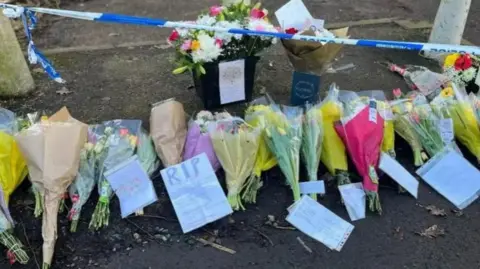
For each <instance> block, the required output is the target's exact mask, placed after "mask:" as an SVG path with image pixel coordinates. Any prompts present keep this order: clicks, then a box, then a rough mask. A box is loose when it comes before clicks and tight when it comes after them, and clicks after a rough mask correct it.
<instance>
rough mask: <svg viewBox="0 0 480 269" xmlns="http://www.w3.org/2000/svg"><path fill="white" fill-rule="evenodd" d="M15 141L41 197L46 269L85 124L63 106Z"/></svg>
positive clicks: (78, 155)
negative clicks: (59, 212)
mask: <svg viewBox="0 0 480 269" xmlns="http://www.w3.org/2000/svg"><path fill="white" fill-rule="evenodd" d="M16 140H17V142H18V144H19V146H20V149H21V151H22V153H23V156H25V159H26V161H27V166H28V169H29V172H30V178H31V180H32V182H34V183H36V184H37V185H38V186H39V188H40V192H41V193H42V194H43V196H44V214H43V220H42V236H43V241H44V242H43V264H44V268H45V267H46V268H49V267H50V265H51V263H52V258H53V252H54V246H55V242H56V239H57V215H58V208H59V201H60V200H61V198H62V196H63V195H64V193H65V191H66V190H67V187H68V186H69V185H70V184H71V183H72V181H73V180H74V178H75V176H76V174H77V171H78V167H79V163H80V151H81V149H82V147H83V145H84V144H85V142H86V140H87V125H86V124H84V123H82V122H79V121H77V120H75V119H73V118H72V117H71V116H70V114H69V112H68V110H67V109H66V108H65V107H64V108H63V109H61V110H60V111H58V112H57V113H56V114H55V115H53V116H52V117H50V119H49V120H48V121H46V122H41V123H39V124H35V125H34V126H32V127H30V128H29V129H27V130H24V131H23V132H21V133H19V134H18V135H17V136H16Z"/></svg>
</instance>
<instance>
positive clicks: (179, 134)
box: [150, 99, 187, 167]
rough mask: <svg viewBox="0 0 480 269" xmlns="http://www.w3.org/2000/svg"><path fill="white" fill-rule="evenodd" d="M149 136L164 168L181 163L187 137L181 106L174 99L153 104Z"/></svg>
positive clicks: (183, 112)
mask: <svg viewBox="0 0 480 269" xmlns="http://www.w3.org/2000/svg"><path fill="white" fill-rule="evenodd" d="M150 135H151V136H152V140H153V143H154V144H155V150H156V151H157V154H158V157H159V158H160V160H161V161H162V163H163V165H164V166H165V167H167V166H171V165H175V164H178V163H180V162H182V154H183V147H184V145H185V139H186V136H187V124H186V119H185V111H184V110H183V105H182V104H181V103H180V102H177V101H175V99H168V100H165V101H162V102H159V103H157V104H155V105H154V106H153V108H152V112H151V115H150Z"/></svg>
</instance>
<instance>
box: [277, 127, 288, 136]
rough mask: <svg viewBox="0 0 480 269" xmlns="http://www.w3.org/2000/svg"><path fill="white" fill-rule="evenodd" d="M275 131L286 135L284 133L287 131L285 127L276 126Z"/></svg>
mask: <svg viewBox="0 0 480 269" xmlns="http://www.w3.org/2000/svg"><path fill="white" fill-rule="evenodd" d="M277 131H278V133H279V134H281V135H286V134H287V132H285V129H283V128H280V127H277Z"/></svg>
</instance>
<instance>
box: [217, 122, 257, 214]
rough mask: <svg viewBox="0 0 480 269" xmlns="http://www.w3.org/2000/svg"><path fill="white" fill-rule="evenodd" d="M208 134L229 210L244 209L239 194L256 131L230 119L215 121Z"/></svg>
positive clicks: (252, 157) (252, 153) (251, 162)
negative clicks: (224, 186) (224, 183)
mask: <svg viewBox="0 0 480 269" xmlns="http://www.w3.org/2000/svg"><path fill="white" fill-rule="evenodd" d="M209 133H210V137H211V138H212V144H213V148H214V149H215V153H216V154H217V156H218V160H219V161H220V163H221V164H222V167H223V170H225V174H226V182H227V189H228V195H227V198H228V202H229V203H230V205H231V206H232V209H233V210H240V209H242V210H244V209H245V207H244V206H243V204H242V199H241V197H240V192H241V191H242V189H243V187H244V185H245V181H246V180H247V178H248V176H249V175H250V174H251V173H252V170H253V165H254V164H255V155H256V154H257V150H258V145H259V141H260V139H261V138H260V134H261V133H260V130H259V129H256V128H253V127H252V126H250V125H248V124H247V123H245V122H244V121H243V120H242V119H240V118H230V119H225V120H218V121H216V122H215V124H213V125H212V126H211V130H210V131H209Z"/></svg>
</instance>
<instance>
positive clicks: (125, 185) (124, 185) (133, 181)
mask: <svg viewBox="0 0 480 269" xmlns="http://www.w3.org/2000/svg"><path fill="white" fill-rule="evenodd" d="M105 177H106V178H107V180H108V182H109V183H110V185H111V186H112V189H113V191H114V192H115V194H116V195H117V196H118V199H119V200H120V210H121V212H122V218H126V217H127V216H128V215H130V214H132V213H134V212H135V211H137V210H139V209H142V208H144V207H146V206H148V205H150V204H152V203H154V202H156V201H157V194H156V193H155V189H154V188H153V184H152V181H151V180H150V178H149V177H148V174H147V172H145V170H144V169H143V168H142V165H141V164H140V162H139V161H138V158H137V156H136V155H134V156H132V157H131V158H129V159H128V160H126V161H124V162H122V163H120V164H118V165H117V166H115V167H113V168H111V169H109V170H107V171H106V172H105Z"/></svg>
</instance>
